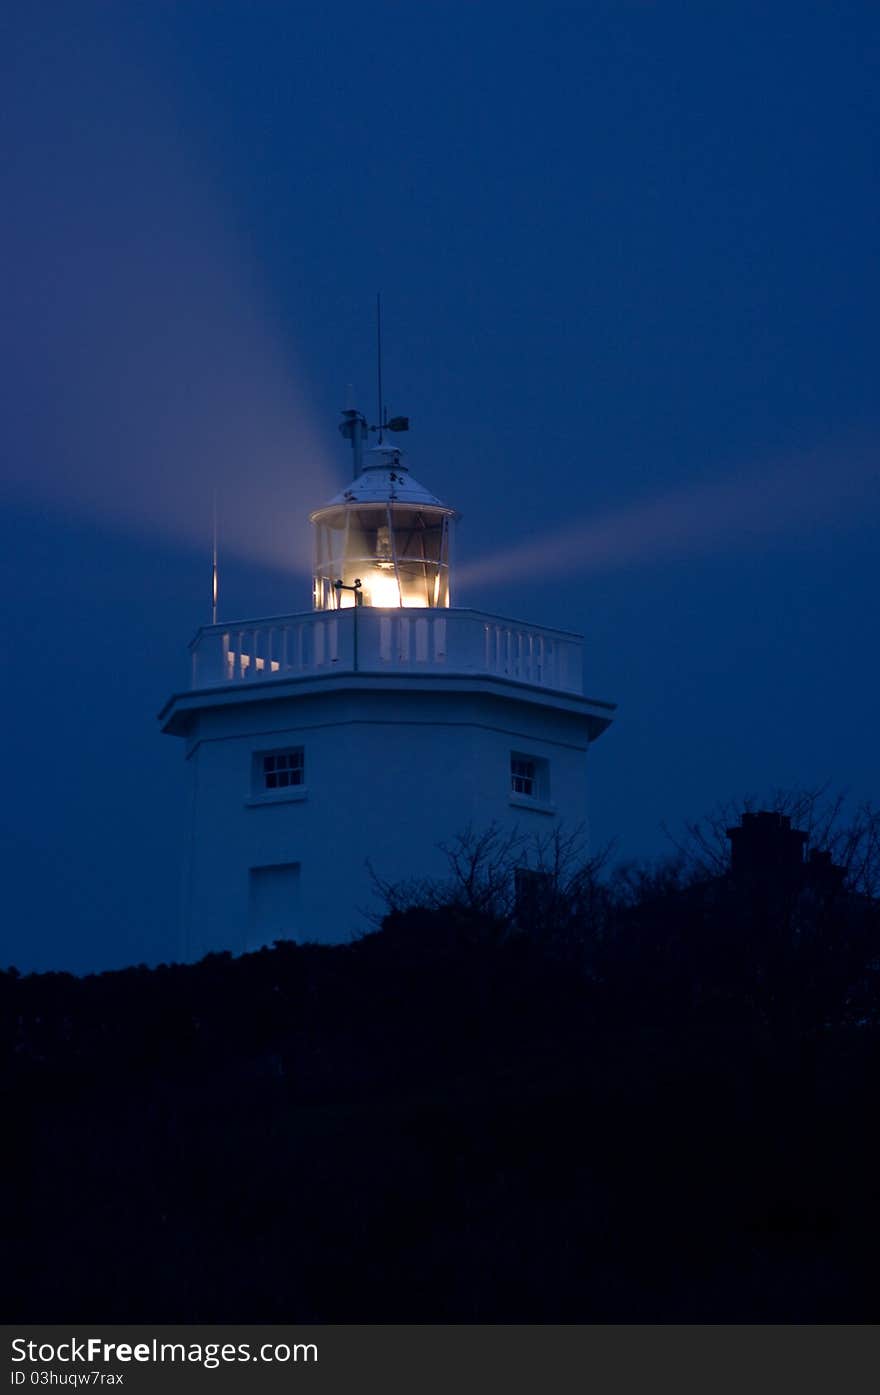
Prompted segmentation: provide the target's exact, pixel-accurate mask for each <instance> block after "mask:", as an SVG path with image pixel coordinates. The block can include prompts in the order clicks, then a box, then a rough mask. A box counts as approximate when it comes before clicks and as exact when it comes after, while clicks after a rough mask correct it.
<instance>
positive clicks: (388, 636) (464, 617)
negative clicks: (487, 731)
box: [190, 606, 583, 693]
mask: <svg viewBox="0 0 880 1395" xmlns="http://www.w3.org/2000/svg"><path fill="white" fill-rule="evenodd" d="M190 648H191V650H192V685H193V687H194V688H205V687H213V686H215V685H218V684H226V683H249V682H254V681H261V682H262V681H266V680H269V679H279V678H280V679H287V680H290V679H291V678H310V677H316V676H318V675H320V674H328V673H352V672H360V673H371V674H376V673H379V674H389V673H409V674H412V673H450V674H488V675H491V676H493V677H501V678H508V679H513V680H514V681H515V682H519V683H528V684H531V685H533V686H535V687H539V688H553V689H556V690H558V691H561V692H569V693H582V692H583V673H582V668H583V641H582V640H581V638H580V636H579V635H573V634H567V633H566V632H565V631H563V630H548V629H546V628H544V627H543V626H538V625H524V624H520V623H519V622H517V621H515V620H505V619H503V618H502V617H501V616H498V615H484V614H483V613H482V612H480V611H477V610H376V609H374V608H372V607H371V606H359V607H357V609H354V608H352V609H349V610H342V611H334V612H331V613H328V612H326V611H314V612H310V613H308V614H305V615H282V616H276V617H274V618H273V619H271V620H245V621H238V622H236V623H234V624H223V625H208V626H206V627H205V628H204V629H202V630H199V632H198V634H197V635H196V637H195V639H194V640H193V642H192V644H191V646H190Z"/></svg>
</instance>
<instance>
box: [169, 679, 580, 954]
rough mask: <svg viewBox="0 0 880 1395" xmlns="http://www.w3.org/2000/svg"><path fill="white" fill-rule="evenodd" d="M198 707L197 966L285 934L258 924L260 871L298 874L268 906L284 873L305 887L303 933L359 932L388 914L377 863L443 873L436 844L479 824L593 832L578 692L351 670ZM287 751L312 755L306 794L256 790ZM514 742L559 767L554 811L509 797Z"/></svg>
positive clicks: (407, 872) (389, 872)
mask: <svg viewBox="0 0 880 1395" xmlns="http://www.w3.org/2000/svg"><path fill="white" fill-rule="evenodd" d="M199 701H200V699H199V695H198V694H193V695H192V696H191V699H190V704H189V705H188V707H187V712H186V715H185V722H184V725H185V726H186V728H187V763H188V769H189V776H190V780H191V803H190V814H189V827H188V835H187V843H188V847H187V867H186V873H185V887H184V897H183V912H182V918H183V927H182V928H183V953H184V957H185V958H188V959H197V958H200V957H201V956H202V955H203V954H205V953H207V952H209V951H211V950H223V949H228V950H231V951H232V952H233V953H239V952H242V951H244V950H246V949H251V948H256V947H257V945H258V944H259V943H261V942H263V941H264V940H265V939H268V940H270V941H271V940H272V939H273V938H276V936H275V934H273V933H268V932H267V933H266V934H264V935H262V936H261V935H260V933H259V932H258V927H255V919H254V918H255V912H254V910H253V904H254V901H253V898H254V894H255V893H254V891H253V886H252V878H251V876H250V869H251V868H255V867H258V868H267V867H272V866H278V867H279V868H282V867H283V868H286V869H290V868H293V867H295V868H297V869H298V870H297V872H296V874H295V875H294V874H293V873H291V872H290V871H289V870H288V872H286V873H282V874H280V875H279V877H278V878H277V879H273V878H271V877H270V878H269V882H270V883H274V884H275V890H272V888H271V887H270V888H269V889H268V890H267V888H266V885H265V884H264V885H263V887H262V890H261V892H258V893H257V899H259V896H260V895H263V898H264V899H265V898H266V897H269V900H270V901H271V898H272V896H274V895H275V894H276V892H277V889H278V887H281V886H282V885H283V883H284V882H285V879H286V881H287V884H288V885H289V886H290V887H292V888H294V889H293V890H292V892H291V895H292V897H293V899H294V900H295V901H296V902H297V903H298V904H297V905H296V906H295V907H293V912H292V920H293V921H294V922H295V936H294V937H295V938H296V939H298V940H317V941H339V940H347V939H349V938H350V937H351V935H352V934H353V933H356V932H358V931H359V930H363V929H365V928H367V921H366V920H365V918H364V915H363V913H362V912H366V911H370V910H376V909H378V907H379V902H378V901H377V900H376V899H375V896H374V893H373V889H372V883H371V878H370V874H369V870H368V867H367V863H368V862H372V864H373V865H374V867H375V868H376V870H377V872H379V873H380V874H381V875H382V876H383V877H386V878H392V879H402V878H406V877H411V876H423V875H424V876H427V875H437V874H441V873H442V872H443V871H444V870H445V867H446V863H445V859H444V857H443V854H442V853H441V852H440V851H439V849H438V847H437V845H438V843H440V842H443V841H444V840H448V839H450V838H452V837H453V836H454V835H455V834H456V833H457V832H461V831H463V830H464V829H465V828H466V827H467V826H468V825H470V826H472V827H474V828H475V829H478V830H480V829H483V828H485V827H487V826H488V825H489V824H490V823H492V822H493V821H494V822H496V823H498V824H499V825H501V826H502V827H504V828H513V827H516V828H518V829H520V830H522V831H524V832H527V833H531V832H536V833H539V834H545V833H548V832H550V831H552V829H553V827H554V826H555V825H556V824H557V823H559V822H560V821H562V822H563V823H564V825H565V827H566V828H569V829H574V828H575V827H576V826H578V825H584V826H585V825H586V817H587V807H586V794H587V779H586V755H587V746H588V738H589V735H590V733H591V730H592V731H593V733H594V734H595V726H593V727H592V728H591V719H590V717H589V714H588V713H587V712H586V711H585V710H584V709H583V708H578V707H577V701H578V700H568V701H566V699H564V698H560V697H554V696H553V695H549V694H546V695H545V694H541V693H538V692H536V691H534V690H528V689H525V688H522V689H517V688H516V685H512V684H502V683H497V684H494V685H492V684H486V683H482V684H480V683H478V682H475V683H473V684H472V685H470V686H469V685H468V684H467V683H466V682H460V683H457V684H455V685H453V686H451V687H450V686H447V687H440V686H439V685H436V686H434V685H431V684H430V682H429V683H427V684H426V683H424V682H423V683H421V684H419V683H415V682H414V683H412V684H411V685H407V684H406V682H405V680H398V683H397V686H396V687H393V688H388V689H387V690H386V689H383V688H381V687H380V686H376V685H375V684H374V685H372V686H370V685H368V684H364V683H363V681H361V682H359V680H358V676H357V675H352V676H351V678H349V679H347V680H343V681H339V682H337V684H336V685H335V686H329V687H327V688H326V689H325V690H322V691H305V690H303V691H301V692H294V693H291V691H290V690H288V692H287V694H286V695H284V696H281V695H280V694H279V695H278V696H277V697H276V696H275V695H274V694H270V695H268V696H267V695H266V692H265V689H263V690H259V689H255V688H247V689H241V688H239V689H238V691H236V692H235V693H232V694H228V695H227V694H224V701H223V702H222V703H219V704H217V705H210V699H209V698H208V697H205V699H204V701H205V704H206V705H204V706H199ZM580 701H583V700H580ZM177 730H178V731H180V730H181V728H180V727H179V726H178V728H177ZM286 746H302V747H303V748H304V750H305V785H304V788H303V789H302V790H298V789H292V790H289V791H285V792H282V794H281V795H280V796H279V797H277V798H273V797H269V798H265V797H256V798H255V790H254V786H253V779H252V772H253V766H254V755H255V753H257V752H260V751H268V750H274V749H277V748H284V747H286ZM514 750H515V751H518V752H522V753H525V754H532V755H534V756H536V757H538V758H539V759H544V760H546V761H547V762H548V763H549V769H550V782H551V788H550V792H549V801H548V804H549V806H550V807H549V808H538V807H531V806H524V805H523V804H522V803H516V802H513V801H512V800H511V783H510V755H511V751H514ZM285 795H286V796H290V797H285ZM263 880H264V882H265V879H263ZM294 884H295V885H294ZM282 894H283V893H282ZM274 914H275V913H274V912H273V915H274ZM256 917H257V920H259V913H256ZM255 929H256V930H257V933H255Z"/></svg>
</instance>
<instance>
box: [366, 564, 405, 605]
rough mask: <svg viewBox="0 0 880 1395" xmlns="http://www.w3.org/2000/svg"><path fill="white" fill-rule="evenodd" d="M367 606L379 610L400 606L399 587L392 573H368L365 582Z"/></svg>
mask: <svg viewBox="0 0 880 1395" xmlns="http://www.w3.org/2000/svg"><path fill="white" fill-rule="evenodd" d="M366 590H367V592H368V594H369V604H370V605H373V606H377V607H378V608H379V609H380V610H382V609H387V608H388V607H391V606H395V607H396V606H399V605H400V587H399V586H398V584H397V578H396V576H395V575H394V573H393V572H382V571H375V572H370V574H369V576H368V577H367V580H366Z"/></svg>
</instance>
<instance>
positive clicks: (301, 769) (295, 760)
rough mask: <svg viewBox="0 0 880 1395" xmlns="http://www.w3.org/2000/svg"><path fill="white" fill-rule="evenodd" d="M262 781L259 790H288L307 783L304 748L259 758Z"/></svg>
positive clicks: (273, 752)
mask: <svg viewBox="0 0 880 1395" xmlns="http://www.w3.org/2000/svg"><path fill="white" fill-rule="evenodd" d="M258 760H259V769H260V773H261V776H262V779H261V781H260V784H259V788H260V789H263V790H266V791H267V792H268V791H270V790H286V789H289V788H290V786H291V785H302V784H304V783H305V762H304V759H303V748H302V746H296V747H295V748H294V749H293V750H290V751H271V752H267V753H266V754H265V755H261V756H259V757H258Z"/></svg>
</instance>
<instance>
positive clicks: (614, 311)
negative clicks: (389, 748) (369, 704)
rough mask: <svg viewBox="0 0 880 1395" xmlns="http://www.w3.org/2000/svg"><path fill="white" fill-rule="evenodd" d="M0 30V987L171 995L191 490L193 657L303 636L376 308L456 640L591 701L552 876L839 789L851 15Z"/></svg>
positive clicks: (431, 9)
mask: <svg viewBox="0 0 880 1395" xmlns="http://www.w3.org/2000/svg"><path fill="white" fill-rule="evenodd" d="M4 14H5V17H4V18H3V19H2V20H0V90H2V94H3V96H2V106H3V109H4V116H3V122H2V126H3V132H4V139H3V160H2V175H0V195H2V207H3V217H2V221H0V243H2V256H0V274H2V278H3V287H2V297H3V324H4V333H3V336H2V342H3V351H2V352H3V362H2V379H3V401H4V410H3V426H4V449H3V488H2V495H0V562H2V568H3V573H4V576H3V590H4V594H5V596H6V599H7V604H6V607H5V610H6V620H5V626H4V631H5V643H4V645H3V654H4V665H3V668H4V681H3V691H4V743H3V748H4V769H5V790H6V798H5V799H4V800H3V814H2V819H3V827H2V842H3V858H4V864H3V886H4V898H3V900H4V929H3V937H2V944H0V963H2V964H4V965H5V964H10V963H15V964H17V965H18V966H19V967H20V968H31V967H38V968H49V967H58V968H62V967H63V968H73V969H77V970H83V969H90V968H95V967H108V966H112V965H120V964H125V963H131V962H139V961H146V962H155V961H157V960H159V959H162V958H170V957H174V955H175V951H176V947H177V912H178V900H179V885H180V874H181V856H180V855H181V851H182V834H183V823H184V812H185V778H184V764H183V747H182V743H180V742H178V741H175V740H173V739H171V738H168V737H162V736H160V734H159V731H158V727H157V724H156V720H155V716H156V713H157V711H158V709H159V707H160V706H161V704H162V702H163V701H164V699H165V698H166V696H167V695H168V694H169V693H170V692H171V691H172V690H174V689H178V688H181V687H184V686H185V684H186V682H187V677H188V674H187V650H186V645H187V642H188V640H189V639H190V637H191V636H192V634H193V632H194V631H195V629H196V628H197V626H198V625H199V624H201V623H205V622H207V621H208V620H209V619H210V538H211V494H212V490H214V489H216V490H217V492H218V497H219V511H220V533H221V617H222V618H231V617H240V616H247V615H251V616H253V615H268V614H276V613H283V612H290V611H297V610H307V609H308V608H309V606H310V586H309V577H308V567H309V560H308V559H309V537H308V524H307V521H306V520H307V513H308V510H309V509H310V508H311V507H314V506H316V505H317V504H320V503H321V502H323V501H324V499H325V498H326V497H327V496H328V495H329V494H330V493H332V492H335V490H336V489H338V488H339V487H341V485H342V484H343V482H344V481H345V479H346V478H347V477H348V473H349V471H350V461H349V457H348V448H347V446H346V445H345V444H344V442H343V441H342V439H341V438H340V436H339V435H338V433H337V430H336V424H337V421H338V412H339V409H340V408H341V407H342V406H344V405H345V389H346V384H348V383H351V384H353V385H354V388H355V400H356V403H357V405H359V406H361V407H362V409H363V410H364V411H366V412H367V413H368V414H369V415H370V416H371V417H372V416H373V415H374V407H373V403H374V391H375V390H374V374H375V356H374V347H373V346H374V324H373V304H374V297H375V293H376V291H377V290H378V289H380V288H381V290H382V293H383V297H384V306H385V340H386V354H385V383H386V398H387V401H388V405H389V407H390V409H391V410H392V412H396V413H408V414H409V415H410V417H411V419H412V424H413V430H412V432H411V434H410V436H409V438H408V440H407V441H406V446H407V449H408V452H409V456H408V461H409V464H410V466H411V468H412V469H413V472H414V474H415V475H416V476H417V478H419V479H420V480H422V481H423V482H424V483H425V484H426V485H427V486H428V487H429V488H431V489H432V490H434V491H435V492H436V493H437V494H439V495H440V496H441V497H442V498H443V499H444V500H446V501H448V502H449V503H451V504H453V505H454V506H455V507H457V508H458V509H460V510H461V513H462V515H463V519H462V522H461V524H460V526H459V535H458V549H457V552H458V560H459V581H458V586H457V588H456V592H455V601H456V603H457V604H459V605H469V606H474V607H477V608H485V609H487V610H493V611H497V612H499V613H501V614H508V615H513V616H516V617H520V618H522V619H525V620H533V621H536V622H539V623H545V624H549V625H555V626H559V627H562V628H568V629H573V630H577V631H580V632H582V633H584V635H585V636H586V642H587V656H588V657H587V691H588V693H589V694H590V695H591V696H595V697H598V698H602V699H609V700H612V701H617V702H618V703H619V713H618V719H617V721H616V723H615V725H614V726H613V727H612V729H611V730H610V731H609V732H608V734H607V735H605V736H604V737H603V738H602V740H601V741H600V742H599V743H598V745H597V746H596V747H595V748H594V750H593V755H592V786H591V795H590V803H591V826H592V835H593V837H594V839H595V840H596V841H598V842H604V841H605V840H607V839H610V838H616V839H617V840H618V844H617V850H618V855H619V856H620V857H621V858H623V857H637V856H643V855H655V854H658V853H662V852H664V851H666V850H667V849H668V846H669V845H668V843H667V840H666V837H665V835H664V833H663V830H662V827H661V825H662V824H663V823H664V822H665V823H667V824H668V825H670V826H671V827H672V828H673V829H675V828H676V827H679V826H680V825H681V823H682V821H683V820H684V819H685V818H688V817H691V816H696V815H699V814H701V813H704V812H706V811H707V810H709V809H711V808H712V807H713V806H714V805H715V804H716V803H717V802H719V801H720V800H724V799H728V798H736V797H740V796H746V795H755V796H763V795H766V794H767V793H769V792H770V791H772V790H773V789H775V788H778V787H788V786H792V785H798V786H804V785H817V784H820V783H824V782H826V781H827V782H829V783H830V784H831V785H832V787H834V788H835V789H837V788H842V789H846V790H849V791H850V792H851V796H852V798H853V799H859V798H863V797H869V796H873V797H877V795H878V793H880V743H878V741H877V734H876V727H877V709H878V702H877V692H878V679H880V657H878V655H880V646H878V619H877V617H878V604H877V590H878V587H877V538H878V523H880V472H878V443H880V405H878V401H877V333H878V329H877V327H878V322H880V314H878V312H880V294H878V293H880V271H878V258H877V247H878V240H880V239H878V233H880V229H878V206H880V200H878V184H877V168H878V157H877V133H878V131H880V83H878V80H877V74H878V69H880V43H878V39H880V9H878V7H877V6H876V5H875V4H863V5H859V4H847V3H837V4H834V5H831V4H827V5H814V4H806V3H798V4H790V5H789V4H782V3H777V4H773V5H766V4H762V5H757V4H756V5H752V4H748V3H742V2H741V0H740V2H739V3H736V4H732V3H731V4H724V5H720V4H719V5H711V6H707V5H702V4H698V3H696V0H694V2H693V3H690V4H684V5H681V4H673V3H669V4H658V5H649V4H635V3H624V0H618V3H608V4H602V3H590V4H583V5H578V6H570V7H558V6H556V5H553V4H549V5H548V4H540V5H538V4H527V5H517V4H513V5H510V4H505V5H500V4H497V3H486V4H455V5H453V4H416V5H406V4H399V5H378V4H369V5H356V4H348V5H345V4H338V3H333V0H329V3H326V4H324V5H321V6H317V5H314V6H304V5H299V4H296V5H294V4H288V5H283V4H264V3H247V4H245V3H244V2H243V0H240V3H235V4H232V3H226V4H222V3H221V4H217V3H211V4H208V3H190V4H185V5H180V4H161V3H152V4H149V5H135V4H133V3H128V4H126V3H118V4H114V5H109V4H107V5H103V6H100V7H98V6H95V7H92V6H90V5H89V4H86V3H83V0H78V3H77V4H76V5H70V4H65V5H59V6H53V5H51V4H47V3H41V4H40V5H38V6H32V5H29V6H24V5H13V6H8V7H6V8H5V10H4ZM413 870H417V869H413Z"/></svg>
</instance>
